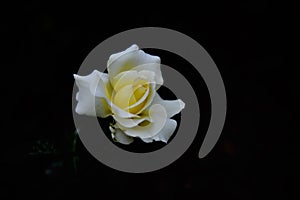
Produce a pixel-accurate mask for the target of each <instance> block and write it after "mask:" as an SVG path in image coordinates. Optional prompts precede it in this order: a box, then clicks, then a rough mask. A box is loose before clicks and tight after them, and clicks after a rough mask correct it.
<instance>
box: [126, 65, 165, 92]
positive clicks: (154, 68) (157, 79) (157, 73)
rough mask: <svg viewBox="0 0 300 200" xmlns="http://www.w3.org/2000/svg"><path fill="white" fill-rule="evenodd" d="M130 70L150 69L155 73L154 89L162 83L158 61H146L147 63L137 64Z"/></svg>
mask: <svg viewBox="0 0 300 200" xmlns="http://www.w3.org/2000/svg"><path fill="white" fill-rule="evenodd" d="M132 70H136V71H138V72H139V71H143V70H147V71H152V72H154V74H155V77H154V78H155V80H154V81H155V84H156V89H158V88H159V87H160V86H161V85H163V83H164V80H163V77H162V74H161V69H160V62H159V63H147V64H143V65H139V66H136V67H134V68H133V69H132Z"/></svg>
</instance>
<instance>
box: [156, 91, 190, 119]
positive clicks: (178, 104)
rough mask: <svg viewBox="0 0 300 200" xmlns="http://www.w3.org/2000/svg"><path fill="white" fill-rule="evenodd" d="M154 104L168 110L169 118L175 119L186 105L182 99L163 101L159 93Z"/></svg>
mask: <svg viewBox="0 0 300 200" xmlns="http://www.w3.org/2000/svg"><path fill="white" fill-rule="evenodd" d="M152 103H153V104H160V105H162V106H163V107H164V108H165V109H166V112H167V116H168V118H171V117H173V116H174V115H176V114H177V113H179V112H180V111H181V110H182V109H184V107H185V103H184V102H183V101H182V100H181V99H177V100H163V99H162V98H161V97H160V96H159V94H158V93H156V94H155V97H154V99H153V102H152Z"/></svg>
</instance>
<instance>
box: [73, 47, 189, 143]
mask: <svg viewBox="0 0 300 200" xmlns="http://www.w3.org/2000/svg"><path fill="white" fill-rule="evenodd" d="M107 70H108V74H106V73H102V72H99V71H97V70H94V71H93V72H92V73H91V74H89V75H87V76H79V75H75V74H74V78H75V81H76V85H77V86H78V88H79V92H78V93H77V95H76V99H77V101H78V104H77V106H76V112H77V113H78V114H85V115H89V116H98V117H102V118H105V117H107V116H110V115H112V116H113V118H114V120H115V121H116V123H115V124H114V125H113V126H111V127H110V130H111V132H112V137H113V139H114V140H115V141H118V142H120V143H123V144H130V143H131V142H132V141H133V138H135V137H138V138H140V139H141V140H142V141H144V142H147V143H148V142H153V141H163V142H165V143H166V142H167V141H168V139H169V138H170V137H171V135H172V134H173V132H174V131H175V129H176V126H177V122H176V121H175V120H173V119H170V118H171V117H172V116H174V115H175V114H177V113H179V112H180V111H181V110H182V109H183V108H184V106H185V104H184V102H183V101H182V100H180V99H179V100H172V101H167V100H163V99H161V97H160V96H159V95H158V93H157V92H156V90H157V89H158V88H159V87H160V86H161V85H162V84H163V78H162V74H161V70H160V58H159V57H158V56H152V55H149V54H146V53H145V52H144V51H142V50H139V47H138V46H137V45H132V46H131V47H129V48H128V49H126V50H125V51H122V52H119V53H116V54H113V55H111V56H110V57H109V60H108V62H107ZM94 101H95V104H93V102H94Z"/></svg>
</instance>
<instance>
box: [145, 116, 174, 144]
mask: <svg viewBox="0 0 300 200" xmlns="http://www.w3.org/2000/svg"><path fill="white" fill-rule="evenodd" d="M176 126H177V122H176V121H175V120H173V119H168V120H167V122H166V124H165V126H164V128H163V129H162V130H161V131H160V132H159V133H158V134H157V135H155V136H153V137H150V138H141V139H142V140H143V141H144V142H146V143H149V142H153V141H162V142H165V143H167V142H168V140H169V139H170V137H171V136H172V134H173V133H174V131H175V129H176Z"/></svg>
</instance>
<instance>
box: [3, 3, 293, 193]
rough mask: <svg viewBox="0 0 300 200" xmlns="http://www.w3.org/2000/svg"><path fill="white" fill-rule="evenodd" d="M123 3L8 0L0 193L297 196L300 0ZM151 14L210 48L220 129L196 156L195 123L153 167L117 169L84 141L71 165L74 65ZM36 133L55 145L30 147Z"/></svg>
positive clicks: (156, 22)
mask: <svg viewBox="0 0 300 200" xmlns="http://www.w3.org/2000/svg"><path fill="white" fill-rule="evenodd" d="M124 3H125V4H126V5H121V4H119V3H117V2H114V3H113V5H107V4H105V2H102V3H99V4H89V3H83V2H80V3H74V2H72V3H57V4H55V3H40V2H38V1H29V2H27V3H22V4H18V3H12V4H10V5H3V6H2V8H1V10H2V12H1V21H0V22H1V29H0V30H1V35H2V36H1V39H2V40H3V42H1V49H2V52H1V55H2V56H1V57H2V59H1V70H2V71H1V102H2V103H1V105H2V106H1V115H2V117H1V118H2V120H1V121H2V123H1V124H2V126H1V140H0V141H1V145H0V150H1V151H0V156H1V157H0V186H1V187H0V199H21V198H25V197H30V198H31V199H58V198H70V199H77V198H89V199H92V198H97V199H104V198H134V199H135V198H136V199H183V198H186V199H201V198H210V199H220V198H223V199H257V198H259V197H264V198H272V197H279V198H281V199H294V198H295V197H294V195H295V194H296V193H297V191H299V176H298V170H297V167H296V161H297V159H298V158H299V155H298V148H297V144H298V143H299V142H298V140H296V135H297V134H299V131H298V130H297V129H296V128H297V125H298V121H299V116H298V111H299V108H298V106H297V103H298V102H299V86H298V85H299V83H298V82H299V81H298V76H299V64H298V62H297V58H298V52H299V48H298V43H297V38H298V37H299V33H298V32H297V26H299V20H298V18H299V8H298V7H297V6H295V5H292V4H289V3H284V4H283V3H276V2H272V1H243V2H230V3H228V2H226V3H225V2H223V3H220V2H218V3H216V2H215V3H201V2H200V4H199V5H190V4H189V5H184V4H185V2H180V3H176V2H173V3H172V4H169V5H168V6H163V5H161V3H157V2H150V1H144V2H139V3H137V4H136V5H129V3H128V2H124ZM186 4H187V3H186ZM144 26H158V27H166V28H171V29H174V30H177V31H180V32H182V33H184V34H186V35H188V36H190V37H192V38H193V39H195V40H196V41H198V42H199V43H200V44H201V45H202V46H203V47H204V48H205V49H206V50H207V51H208V53H209V54H210V55H211V57H212V58H213V59H214V61H215V63H216V64H217V66H218V68H219V70H220V72H221V74H222V77H223V80H224V82H225V87H226V91H227V96H228V114H227V120H226V124H225V127H224V131H223V133H222V136H221V138H220V140H219V141H218V143H217V145H216V146H215V148H214V150H213V151H212V152H211V153H210V154H209V155H208V156H207V157H205V158H204V159H201V160H200V159H198V158H197V154H198V150H199V147H200V144H201V141H202V137H203V135H202V136H201V135H200V136H198V137H197V138H196V140H195V142H194V143H193V145H192V146H191V148H190V149H189V150H188V151H187V152H186V153H185V154H184V155H183V156H182V157H181V158H180V159H179V160H177V161H176V162H175V163H173V164H171V165H170V166H168V167H166V168H164V169H162V170H159V171H156V172H152V173H146V174H127V173H122V172H118V171H115V170H112V169H110V168H108V167H106V166H104V165H102V164H101V163H99V162H98V161H97V160H95V159H94V158H93V157H92V156H91V155H90V154H89V153H88V152H87V151H86V150H85V148H84V147H83V145H82V144H81V143H80V142H78V144H77V150H76V152H75V154H76V155H77V156H78V157H79V164H78V172H77V173H75V172H74V170H73V168H72V164H71V158H72V156H73V153H72V152H70V151H69V150H68V139H67V138H68V137H69V135H70V134H72V133H73V132H74V129H75V127H74V124H73V121H72V120H73V119H72V110H71V95H72V94H71V92H72V87H73V84H74V80H73V76H72V74H73V73H76V72H77V70H78V68H79V66H80V64H81V62H82V61H83V59H84V58H85V57H86V56H87V54H88V53H89V52H90V51H91V50H92V49H93V48H94V47H95V46H96V45H98V44H99V43H100V42H102V41H103V40H105V39H106V38H108V37H110V36H112V35H114V34H117V33H119V32H121V31H125V30H128V29H131V28H137V27H144ZM162 60H163V59H162ZM166 62H169V64H170V65H171V64H172V63H173V64H174V65H175V64H176V62H175V61H170V60H169V61H168V60H167V61H166ZM191 81H199V82H201V80H193V79H192V80H191ZM199 84H201V83H199ZM199 96H201V95H199ZM204 109H205V108H204ZM204 122H205V120H204ZM204 124H205V123H204ZM38 140H45V141H48V142H49V143H51V144H53V145H54V146H55V148H56V149H58V152H59V153H57V154H55V155H38V156H34V155H31V154H30V152H32V146H33V145H34V144H35V142H36V141H38ZM57 163H58V164H57Z"/></svg>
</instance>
